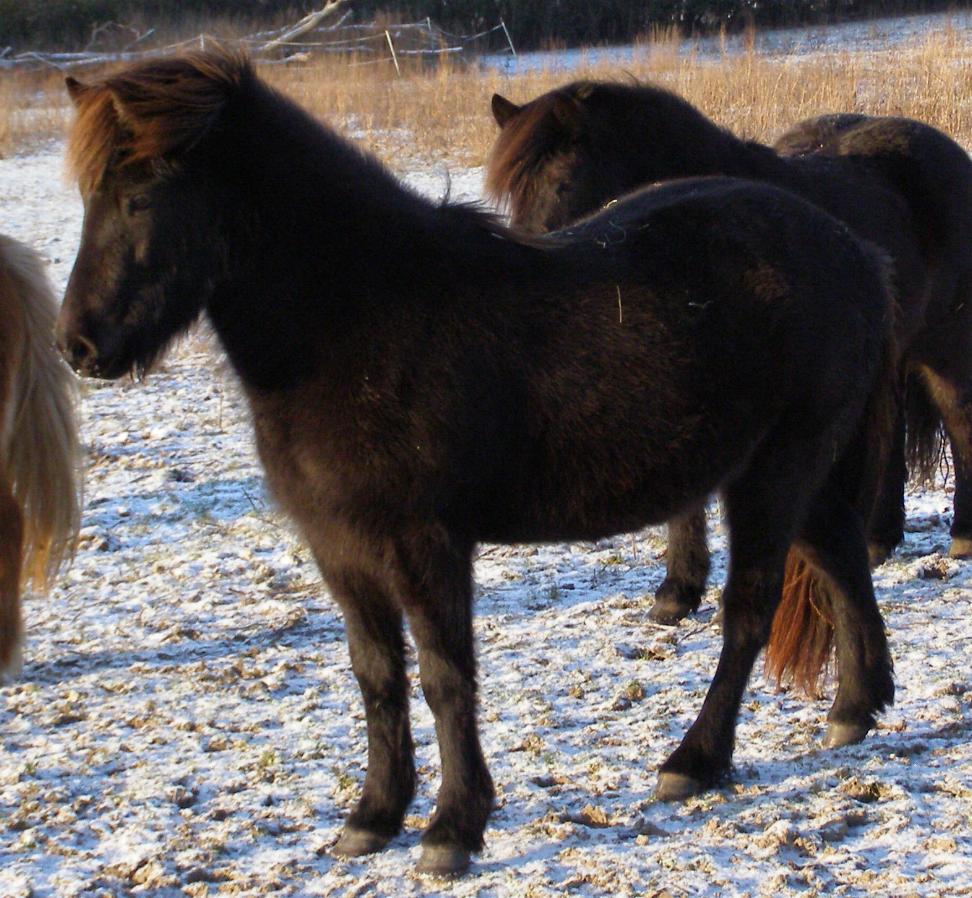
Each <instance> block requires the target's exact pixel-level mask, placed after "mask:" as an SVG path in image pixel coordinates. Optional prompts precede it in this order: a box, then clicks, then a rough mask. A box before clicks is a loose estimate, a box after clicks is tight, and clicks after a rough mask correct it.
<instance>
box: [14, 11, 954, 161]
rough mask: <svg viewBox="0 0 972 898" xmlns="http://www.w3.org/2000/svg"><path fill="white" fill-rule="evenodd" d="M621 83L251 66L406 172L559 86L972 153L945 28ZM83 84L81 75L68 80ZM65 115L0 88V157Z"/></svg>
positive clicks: (468, 144) (56, 125)
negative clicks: (898, 42) (922, 139)
mask: <svg viewBox="0 0 972 898" xmlns="http://www.w3.org/2000/svg"><path fill="white" fill-rule="evenodd" d="M638 50H639V52H638V53H637V54H636V58H635V60H634V62H633V63H631V64H630V65H627V66H626V67H625V69H624V70H621V69H619V68H618V67H617V66H611V65H606V64H603V63H602V64H597V65H583V64H582V65H581V66H580V67H579V68H578V69H576V70H574V71H572V72H571V73H570V74H569V75H568V74H565V73H564V72H563V71H550V70H547V71H535V72H529V73H526V74H520V75H516V76H515V77H512V78H511V77H508V76H505V75H503V74H502V73H500V72H498V71H494V70H489V69H482V68H480V67H479V66H477V65H475V64H468V63H460V62H455V61H450V60H445V61H443V62H442V63H441V64H439V65H435V66H429V65H428V64H425V65H422V64H420V63H414V64H413V65H408V64H404V63H403V70H402V73H401V75H400V76H399V75H398V74H396V72H395V69H394V68H393V67H392V66H391V65H390V64H388V65H356V64H354V61H349V60H347V59H334V58H328V59H323V60H321V61H315V62H310V63H307V64H302V65H291V66H283V65H274V66H265V67H263V72H262V73H263V75H264V76H265V77H266V78H268V79H269V80H270V81H271V82H272V83H273V84H274V85H276V86H277V87H278V88H279V89H281V90H282V91H284V92H286V93H287V94H289V95H291V96H292V97H294V98H295V99H296V100H297V101H298V102H300V103H301V104H303V105H304V106H306V107H307V108H309V109H310V110H312V111H313V112H314V113H315V114H316V115H319V116H320V117H321V118H323V119H325V120H327V121H328V122H330V123H331V124H333V125H334V126H336V127H337V128H339V129H342V130H344V131H345V132H346V133H348V134H350V135H352V136H353V137H355V138H356V139H358V140H360V141H362V142H363V143H364V144H365V145H366V146H368V147H369V148H370V149H372V150H373V151H375V152H376V153H377V154H378V155H379V156H381V157H383V158H384V159H385V160H386V161H388V162H389V163H390V164H391V165H392V166H393V167H399V168H401V167H402V166H403V165H404V164H405V163H406V162H408V163H413V162H415V161H416V160H420V161H422V162H428V163H447V164H450V165H456V166H468V165H477V164H481V163H482V162H483V160H484V159H485V156H486V154H487V152H488V150H489V147H490V145H491V143H492V140H493V137H494V135H495V127H494V125H493V121H492V118H491V116H490V114H489V98H490V96H491V94H492V93H493V92H494V91H499V92H501V93H504V94H505V95H507V96H509V97H510V98H512V99H514V100H517V101H524V100H528V99H530V98H531V97H534V96H536V95H537V94H539V93H542V92H544V91H546V90H549V89H550V88H552V87H555V86H556V85H558V84H560V83H563V82H564V81H565V80H568V79H569V78H571V77H576V78H580V77H585V78H601V79H607V78H627V77H635V78H638V79H642V80H648V81H653V82H656V83H659V84H662V85H664V86H667V87H670V88H672V89H674V90H675V91H677V92H678V93H680V94H682V95H683V96H685V97H686V98H687V99H688V100H689V101H691V102H692V103H694V104H696V105H697V106H699V107H700V108H701V109H702V110H703V111H704V112H705V113H706V114H708V115H709V116H710V117H712V118H713V119H714V120H715V121H717V122H719V123H720V124H721V125H724V126H725V127H728V128H730V129H732V130H733V131H735V132H736V133H737V134H739V135H742V136H745V137H749V138H755V139H760V140H769V139H772V137H773V136H774V135H775V134H777V133H779V132H780V131H782V130H784V129H785V128H786V127H787V126H788V125H790V124H792V123H794V122H796V121H798V120H800V119H801V118H805V117H808V116H811V115H817V114H820V113H824V112H837V111H844V112H851V111H853V112H863V113H868V114H873V115H903V116H909V117H912V118H917V119H920V120H922V121H926V122H929V123H930V124H933V125H935V126H936V127H939V128H941V129H942V130H944V131H945V132H946V133H948V134H950V135H952V136H953V137H954V138H956V139H957V140H958V141H959V142H960V143H962V144H963V145H965V146H970V147H972V52H970V50H972V38H970V37H969V36H968V35H967V34H966V33H965V32H962V31H958V30H953V29H945V30H942V31H940V32H936V33H934V34H930V35H928V36H927V37H925V38H923V39H922V40H921V41H918V42H916V43H913V44H911V45H908V46H905V47H904V48H902V47H900V46H899V47H896V48H895V49H894V50H893V51H890V50H889V51H887V52H877V53H875V52H868V53H861V52H850V51H848V52H840V53H827V54H814V55H809V56H799V57H781V56H761V55H759V54H758V53H756V52H752V51H751V52H748V53H744V54H741V55H739V54H737V55H729V54H724V55H723V57H722V58H721V59H719V60H712V59H702V58H697V57H695V56H693V55H686V54H684V53H683V54H680V53H679V52H678V43H677V41H676V40H674V38H673V37H672V36H671V35H665V34H660V35H656V36H654V37H653V38H651V39H645V40H643V41H642V42H640V43H639V45H638ZM81 77H84V75H81ZM68 120H69V109H68V105H67V101H66V97H65V95H64V91H63V87H62V86H61V79H60V76H59V75H58V74H56V73H51V72H45V73H37V72H31V73H26V72H24V73H18V72H10V71H7V72H4V73H3V74H2V75H0V155H10V154H12V153H16V152H20V151H23V150H25V149H29V147H30V145H31V144H32V143H34V142H36V141H38V140H42V139H49V138H51V137H56V136H58V135H59V134H61V133H62V132H63V130H64V128H65V126H66V122H67V121H68Z"/></svg>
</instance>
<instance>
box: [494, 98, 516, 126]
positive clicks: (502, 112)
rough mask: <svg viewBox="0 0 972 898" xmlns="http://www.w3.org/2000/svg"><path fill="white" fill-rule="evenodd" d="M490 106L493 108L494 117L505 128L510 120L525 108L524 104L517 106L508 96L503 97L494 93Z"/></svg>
mask: <svg viewBox="0 0 972 898" xmlns="http://www.w3.org/2000/svg"><path fill="white" fill-rule="evenodd" d="M490 106H491V107H492V110H493V118H494V119H496V124H497V125H499V126H500V127H501V128H505V127H506V125H507V123H508V122H509V120H510V119H511V118H513V116H514V115H516V114H517V113H518V112H519V111H520V110H521V109H522V108H523V107H522V106H517V105H516V103H514V102H512V101H511V100H507V99H506V97H501V96H500V95H499V94H493V100H492V102H491V103H490Z"/></svg>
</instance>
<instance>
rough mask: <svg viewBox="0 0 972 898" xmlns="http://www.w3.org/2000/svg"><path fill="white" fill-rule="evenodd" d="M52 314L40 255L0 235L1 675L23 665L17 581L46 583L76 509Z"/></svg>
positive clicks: (66, 383)
mask: <svg viewBox="0 0 972 898" xmlns="http://www.w3.org/2000/svg"><path fill="white" fill-rule="evenodd" d="M56 317H57V302H56V301H55V299H54V292H53V290H52V289H51V285H50V283H49V281H48V279H47V274H46V273H45V271H44V265H43V263H42V262H41V260H40V258H39V257H38V256H37V254H36V253H34V252H33V251H32V250H30V249H29V248H28V247H26V246H24V245H23V244H21V243H18V242H17V241H16V240H13V239H11V238H10V237H5V236H3V235H0V682H2V681H3V680H4V679H5V678H6V677H8V676H10V677H12V676H15V675H16V674H17V673H18V672H19V671H20V666H21V658H22V654H23V652H22V648H21V645H22V642H23V623H22V620H21V611H20V590H21V583H22V581H27V582H30V583H32V585H33V586H34V587H35V588H38V589H41V588H44V587H46V586H47V585H48V583H49V581H50V579H51V578H52V577H53V576H54V574H56V573H57V571H58V569H59V568H60V567H61V565H62V564H63V563H64V562H65V561H67V559H68V558H69V557H70V556H71V554H72V552H73V550H74V545H75V541H76V538H77V534H78V526H79V523H80V518H81V513H80V503H79V499H78V486H77V466H78V433H77V427H76V425H75V421H74V400H75V377H74V375H73V374H72V373H71V371H70V370H69V369H68V367H67V365H65V364H64V360H63V359H62V358H61V357H60V355H59V354H58V352H57V349H56V348H55V346H54V321H55V318H56Z"/></svg>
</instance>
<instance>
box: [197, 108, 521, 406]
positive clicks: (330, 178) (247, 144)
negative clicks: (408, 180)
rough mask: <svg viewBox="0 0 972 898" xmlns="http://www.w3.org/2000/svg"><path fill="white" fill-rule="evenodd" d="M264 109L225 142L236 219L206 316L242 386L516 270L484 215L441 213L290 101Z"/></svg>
mask: <svg viewBox="0 0 972 898" xmlns="http://www.w3.org/2000/svg"><path fill="white" fill-rule="evenodd" d="M260 102H261V105H258V106H257V108H256V109H255V111H254V112H253V116H254V119H253V120H252V121H250V122H248V123H246V125H247V126H246V127H239V128H237V132H236V133H235V134H233V135H232V136H231V137H230V138H229V141H228V142H229V143H230V146H232V151H233V152H232V159H233V161H232V163H227V167H226V170H225V173H224V177H225V178H226V179H227V180H226V181H225V182H224V184H225V188H226V191H227V195H228V196H233V195H234V194H236V193H239V194H240V198H239V200H238V202H239V203H240V209H241V214H240V215H239V216H238V217H239V222H238V223H237V224H236V225H235V231H234V234H233V237H232V242H233V244H234V247H233V252H232V257H233V258H232V261H231V263H230V264H229V265H228V268H229V269H230V274H229V276H228V278H227V281H226V283H224V284H222V285H221V286H220V287H219V288H218V289H217V291H216V294H215V295H214V297H213V300H212V301H211V303H210V306H209V309H208V312H209V316H210V318H211V319H212V321H213V324H214V326H215V328H216V331H217V333H218V334H219V336H220V339H221V341H222V342H223V344H224V346H225V348H226V350H227V352H228V354H229V356H230V358H231V360H232V362H233V364H234V367H235V368H236V369H237V371H238V373H239V374H240V375H241V377H242V378H243V380H244V382H245V383H247V384H248V385H250V386H254V387H257V388H262V389H280V388H287V387H288V386H291V385H293V384H294V383H295V382H297V381H298V380H300V379H301V378H302V377H303V376H304V375H306V374H307V372H308V371H310V370H320V369H321V367H322V366H324V365H327V364H330V362H329V359H330V360H333V359H336V358H337V355H338V353H337V350H338V347H337V346H336V345H335V341H341V340H352V339H354V338H356V337H360V335H361V334H362V332H363V331H364V330H366V329H367V328H368V327H372V328H383V327H387V324H385V322H387V321H389V320H394V318H395V317H396V316H395V315H392V314H389V312H390V310H392V309H397V310H399V311H401V309H402V307H403V306H409V307H428V306H429V305H430V304H432V303H436V302H440V301H446V300H449V299H450V297H452V298H455V295H456V294H461V293H462V291H466V290H470V289H473V290H479V291H481V292H483V291H485V290H488V289H489V283H488V280H489V277H490V274H489V273H490V272H495V273H496V276H499V275H500V274H502V273H503V272H504V271H506V270H508V267H509V266H508V262H509V258H508V257H509V256H511V255H516V254H517V248H516V246H515V244H513V243H512V242H511V241H509V240H496V239H492V232H493V229H492V228H491V226H490V224H489V222H488V220H487V219H485V218H484V217H483V216H482V215H479V214H477V213H475V212H473V211H471V210H464V209H461V208H456V209H439V208H438V207H436V206H435V205H433V204H431V203H429V202H428V201H426V200H424V199H423V198H421V197H419V196H417V195H415V194H413V193H411V192H410V191H408V190H406V189H404V188H403V187H401V186H400V185H399V184H398V182H397V181H396V180H395V179H394V178H393V177H392V176H391V175H390V174H389V173H388V172H386V171H385V170H384V169H383V168H382V167H381V166H380V165H379V164H378V163H377V162H376V161H374V160H373V159H370V158H368V157H365V156H363V155H362V154H360V153H359V152H357V151H356V150H355V149H354V148H352V147H351V146H350V145H348V144H347V143H345V142H344V141H343V140H341V139H340V138H339V137H337V136H336V135H334V134H332V133H330V132H327V131H325V130H323V129H321V127H320V126H319V125H317V124H316V123H314V122H312V121H311V120H310V119H309V118H308V117H307V116H306V115H304V114H303V113H302V112H300V111H299V110H297V109H296V108H295V107H291V106H290V105H289V104H282V103H281V101H280V100H279V99H278V98H275V97H270V98H267V97H263V98H260ZM268 148H272V150H270V149H268ZM233 226H234V225H233V224H232V223H231V227H233ZM520 249H522V248H520ZM458 298H460V299H461V296H460V297H458ZM403 314H404V313H403ZM377 336H379V335H377V334H376V337H377ZM345 360H346V361H353V357H351V356H348V357H346V359H345ZM335 364H336V363H335Z"/></svg>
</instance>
